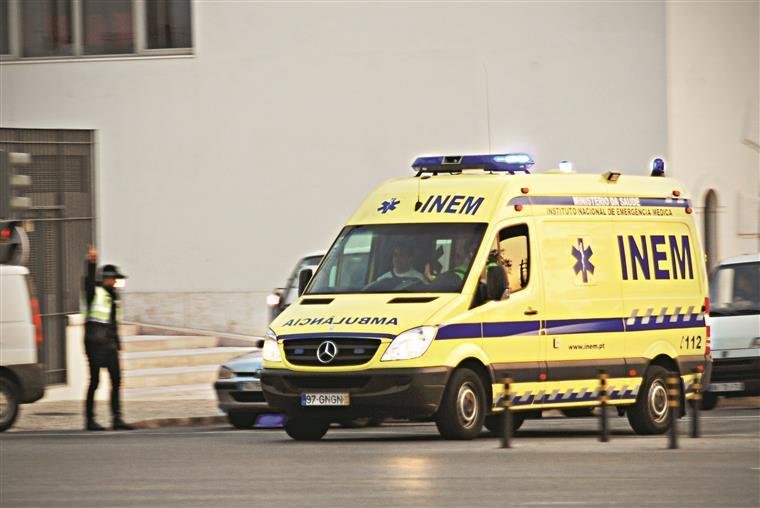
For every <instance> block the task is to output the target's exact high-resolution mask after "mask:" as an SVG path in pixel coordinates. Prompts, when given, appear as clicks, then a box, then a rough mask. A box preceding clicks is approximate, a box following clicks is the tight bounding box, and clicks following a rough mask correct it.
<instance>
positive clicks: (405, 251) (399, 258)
mask: <svg viewBox="0 0 760 508" xmlns="http://www.w3.org/2000/svg"><path fill="white" fill-rule="evenodd" d="M413 255H414V253H413V251H412V247H411V246H410V245H407V244H403V243H401V244H398V245H396V246H395V247H394V248H393V267H392V268H391V269H390V270H389V271H387V272H385V273H384V274H382V275H381V276H380V277H378V278H377V281H376V282H379V281H381V280H385V279H390V278H393V277H395V278H398V279H417V280H419V281H426V279H425V276H424V275H423V274H422V273H421V272H420V271H418V270H417V269H416V268H414V266H413V265H412V259H413Z"/></svg>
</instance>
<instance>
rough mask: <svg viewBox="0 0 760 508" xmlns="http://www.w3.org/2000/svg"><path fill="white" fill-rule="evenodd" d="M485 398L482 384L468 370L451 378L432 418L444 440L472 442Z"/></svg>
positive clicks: (482, 411)
mask: <svg viewBox="0 0 760 508" xmlns="http://www.w3.org/2000/svg"><path fill="white" fill-rule="evenodd" d="M485 406H486V397H485V389H484V388H483V382H482V381H481V380H480V376H478V375H477V374H476V373H475V372H473V371H471V370H470V369H464V368H463V369H457V370H455V371H454V373H453V374H452V375H451V379H450V380H449V384H448V386H447V387H446V391H445V392H444V394H443V400H442V401H441V406H440V407H439V408H438V413H436V416H435V424H436V426H437V427H438V432H440V433H441V436H443V437H444V438H445V439H474V438H476V437H477V436H478V434H480V431H481V430H482V429H483V421H484V420H485V417H486V414H485Z"/></svg>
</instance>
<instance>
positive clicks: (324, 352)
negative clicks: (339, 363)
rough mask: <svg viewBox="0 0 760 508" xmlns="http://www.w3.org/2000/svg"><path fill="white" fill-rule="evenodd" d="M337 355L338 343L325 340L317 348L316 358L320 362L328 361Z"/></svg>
mask: <svg viewBox="0 0 760 508" xmlns="http://www.w3.org/2000/svg"><path fill="white" fill-rule="evenodd" d="M336 356H338V345H337V344H336V343H334V342H333V341H331V340H326V341H324V342H323V343H322V344H320V345H319V347H318V348H317V360H319V361H320V362H321V363H330V362H331V361H333V360H334V359H335V357H336Z"/></svg>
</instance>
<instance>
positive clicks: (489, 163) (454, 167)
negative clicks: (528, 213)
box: [412, 153, 534, 174]
mask: <svg viewBox="0 0 760 508" xmlns="http://www.w3.org/2000/svg"><path fill="white" fill-rule="evenodd" d="M533 164H534V162H533V158H532V157H531V156H530V155H528V154H527V153H503V154H491V155H437V156H435V157H418V158H417V159H416V160H415V161H414V163H412V168H413V169H414V170H416V171H417V172H418V173H459V172H461V171H463V170H465V169H482V170H483V171H500V172H502V171H503V172H506V173H510V174H514V173H515V172H517V171H520V172H523V173H528V172H529V171H528V168H530V167H531V166H532V165H533Z"/></svg>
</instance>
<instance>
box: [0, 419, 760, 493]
mask: <svg viewBox="0 0 760 508" xmlns="http://www.w3.org/2000/svg"><path fill="white" fill-rule="evenodd" d="M611 422H612V429H613V435H612V436H611V441H610V442H609V443H601V442H599V441H598V440H597V437H596V434H595V429H596V428H597V422H596V421H595V420H594V419H591V418H579V419H568V418H561V417H556V418H545V419H543V420H533V421H528V422H526V424H525V425H524V427H523V429H521V431H520V432H519V433H518V435H517V436H516V437H515V440H514V447H513V448H511V449H500V448H499V443H500V441H499V439H497V438H494V437H490V436H488V434H487V433H484V434H483V436H482V437H481V438H480V439H477V440H475V441H469V442H461V441H460V442H455V441H444V440H441V439H440V438H439V437H438V435H437V432H436V429H435V426H433V425H431V424H390V425H384V426H382V427H378V428H369V429H338V428H335V429H331V430H330V432H329V433H328V434H327V436H326V437H325V438H324V439H323V440H322V441H320V442H315V443H303V442H295V441H291V440H290V439H289V438H288V437H287V436H286V435H285V433H284V431H282V430H265V429H259V430H246V431H240V430H233V429H231V428H228V427H226V426H222V425H220V426H215V427H204V428H193V429H171V428H167V429H159V430H138V431H133V432H121V433H118V432H103V433H86V432H81V431H68V432H66V431H64V432H16V433H5V434H3V435H0V506H2V507H14V506H64V507H65V506H77V507H79V506H130V507H135V506H183V507H184V506H241V505H249V506H257V505H260V506H363V507H374V506H394V507H403V506H666V507H671V506H684V507H686V506H690V507H691V506H722V507H730V506H742V507H744V506H751V507H757V506H759V505H760V408H757V407H755V408H732V409H718V410H715V411H711V412H708V413H704V418H703V419H702V422H701V423H702V430H703V437H702V438H700V439H691V438H688V437H687V430H688V420H681V422H680V426H681V430H682V435H681V438H680V440H679V441H680V449H678V450H668V449H667V439H666V437H665V436H652V437H641V436H636V435H634V434H633V432H632V431H631V430H630V428H629V427H628V423H627V420H625V418H617V417H614V418H612V420H611Z"/></svg>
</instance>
